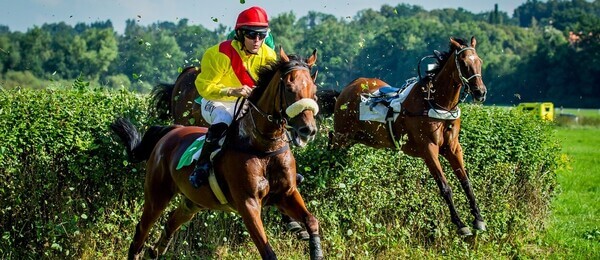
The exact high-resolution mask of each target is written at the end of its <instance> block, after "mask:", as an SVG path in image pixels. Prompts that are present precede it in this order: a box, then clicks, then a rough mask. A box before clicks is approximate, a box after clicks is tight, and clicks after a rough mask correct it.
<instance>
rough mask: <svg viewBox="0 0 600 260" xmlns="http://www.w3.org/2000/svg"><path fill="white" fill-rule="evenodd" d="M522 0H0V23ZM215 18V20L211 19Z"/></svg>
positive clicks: (486, 7) (222, 17)
mask: <svg viewBox="0 0 600 260" xmlns="http://www.w3.org/2000/svg"><path fill="white" fill-rule="evenodd" d="M525 2H526V0H402V1H390V0H305V1H298V0H269V1H267V0H262V1H260V0H1V1H0V25H6V26H8V27H9V29H10V30H11V31H21V32H25V31H27V30H28V29H30V28H33V27H34V26H41V25H43V24H44V23H58V22H61V21H64V22H66V23H67V24H70V25H73V26H74V25H75V24H77V23H79V22H83V23H86V24H90V23H93V22H97V21H106V20H111V22H112V24H113V27H114V28H115V30H116V31H117V32H119V33H122V32H123V31H124V29H125V21H126V20H127V19H135V20H136V21H138V22H139V23H140V24H141V25H149V24H152V23H155V22H174V23H177V22H178V21H179V20H180V19H183V18H187V19H188V20H189V22H188V24H190V25H203V26H204V27H206V28H208V29H211V30H212V29H215V28H216V27H217V26H218V25H219V24H223V25H225V26H228V27H232V26H233V25H234V24H235V20H236V18H237V15H238V13H239V12H240V11H242V10H244V9H246V8H249V7H251V6H254V5H258V6H261V7H263V8H265V10H267V13H268V14H269V16H270V17H274V16H277V15H278V14H281V13H288V12H293V13H294V14H295V15H296V18H300V17H302V16H305V15H306V14H308V12H309V11H318V12H321V13H326V14H332V15H334V16H336V17H338V18H347V17H354V16H355V15H356V13H357V12H358V11H360V10H363V9H369V8H370V9H373V10H379V9H380V8H381V6H382V5H385V4H387V5H390V6H397V5H398V4H401V3H405V4H409V5H418V6H421V7H423V8H424V9H425V10H432V9H442V8H454V9H458V8H459V7H461V8H463V9H465V10H467V11H470V12H473V13H480V12H485V11H491V10H493V9H494V4H496V3H497V4H498V9H499V10H500V11H503V12H506V13H507V14H508V15H509V16H512V14H513V11H514V9H516V8H517V7H518V6H520V5H521V4H523V3H525ZM215 20H216V21H215Z"/></svg>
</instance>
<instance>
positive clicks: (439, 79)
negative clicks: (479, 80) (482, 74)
mask: <svg viewBox="0 0 600 260" xmlns="http://www.w3.org/2000/svg"><path fill="white" fill-rule="evenodd" d="M457 77H458V74H457V70H456V67H455V65H454V54H453V55H451V56H450V57H449V58H448V61H446V63H445V64H444V67H442V69H441V70H440V72H438V73H437V74H436V75H435V76H434V77H433V79H432V81H431V84H432V86H431V88H432V90H433V91H434V92H433V93H432V94H431V97H432V98H433V100H432V101H433V102H435V104H436V105H438V106H440V107H443V108H446V109H453V108H454V107H455V106H456V105H457V104H458V100H459V97H460V89H461V85H460V80H459V79H457ZM425 95H427V93H425Z"/></svg>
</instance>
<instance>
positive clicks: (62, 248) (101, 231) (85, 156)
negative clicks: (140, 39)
mask: <svg viewBox="0 0 600 260" xmlns="http://www.w3.org/2000/svg"><path fill="white" fill-rule="evenodd" d="M146 103H147V100H146V97H145V96H140V95H136V94H133V93H130V92H104V91H99V90H87V89H85V88H78V89H67V90H38V91H32V90H11V91H1V90H0V122H1V124H0V178H1V180H2V182H3V183H2V184H1V185H0V202H1V206H0V230H2V232H3V234H2V237H1V238H0V258H15V259H20V258H23V257H26V258H39V257H50V258H64V257H69V258H70V257H75V258H86V259H91V258H109V259H113V258H124V257H125V255H126V251H127V249H128V247H129V243H130V241H131V238H132V236H133V232H134V228H135V224H136V223H137V221H138V219H139V216H140V214H141V211H140V209H141V205H142V202H143V196H142V194H143V190H142V189H143V188H142V186H143V178H144V173H143V165H141V164H140V165H130V164H128V163H127V162H126V161H125V158H126V156H125V154H124V149H123V147H122V146H121V145H120V144H118V143H117V139H116V137H114V136H113V135H112V133H111V132H110V130H109V128H108V125H109V124H110V123H111V122H112V121H113V120H114V118H115V117H116V116H119V115H123V116H126V117H129V118H132V119H133V121H134V122H135V123H136V124H137V125H139V126H148V125H150V124H154V123H157V122H154V121H152V122H150V121H149V120H148V119H147V118H146V112H145V111H146ZM321 128H322V130H321V131H320V133H319V137H318V138H317V139H316V141H315V142H313V143H311V144H310V145H309V146H308V147H307V148H305V149H296V148H295V149H294V152H295V155H296V158H297V161H298V171H299V172H301V173H303V174H304V175H305V177H306V181H305V182H304V183H302V185H301V186H300V190H301V193H302V194H303V196H304V198H305V201H306V202H307V205H308V208H309V210H311V211H312V212H313V213H314V214H315V215H316V216H317V218H318V219H319V220H320V223H321V230H322V237H323V238H322V239H323V243H324V249H325V251H326V254H327V255H328V256H329V257H331V258H344V259H345V258H351V257H356V256H366V257H367V258H369V257H370V256H386V255H387V256H389V255H390V254H391V255H396V254H397V253H398V252H399V250H400V251H401V249H402V248H418V249H419V250H420V249H424V250H433V252H439V254H440V255H444V253H443V252H448V251H449V250H453V249H456V248H464V247H470V246H472V245H473V243H472V241H471V242H469V241H465V240H463V239H461V238H460V237H458V236H457V235H456V234H455V233H456V232H455V227H454V226H453V225H452V223H451V222H450V217H449V213H448V209H447V207H446V205H445V203H444V202H443V199H442V197H441V196H440V195H439V191H438V188H437V186H436V185H435V182H434V181H433V179H432V178H431V176H430V174H429V172H428V170H427V168H426V167H425V164H424V163H423V162H422V160H420V159H415V158H412V157H408V156H406V155H403V154H400V153H398V152H395V151H389V150H375V149H372V148H366V147H364V146H362V145H357V146H354V147H353V148H351V149H349V150H347V151H328V150H327V149H325V148H326V142H327V131H328V129H329V128H331V122H330V119H325V121H323V122H322V124H321ZM553 137H554V134H553V130H552V125H549V124H548V123H545V122H542V121H539V120H532V119H531V118H530V117H529V116H527V115H523V114H520V113H519V112H518V111H514V110H510V109H503V108H494V107H480V106H471V105H463V129H462V132H461V143H462V144H463V150H464V151H465V161H466V166H467V170H468V171H469V174H470V178H471V181H472V184H473V188H474V191H475V196H476V198H477V199H478V202H479V206H480V209H481V211H482V215H483V216H484V219H485V221H486V222H487V224H488V231H487V232H484V233H480V234H478V235H477V237H476V240H477V241H478V243H479V244H484V245H491V246H492V247H497V250H498V251H501V252H502V253H501V254H502V255H507V256H515V255H516V254H518V253H516V252H518V250H519V247H520V246H522V245H521V244H522V243H523V241H524V240H523V238H527V237H530V236H531V235H532V234H535V232H537V231H540V230H542V228H543V225H544V219H545V218H546V217H547V215H548V212H549V208H548V207H549V205H550V201H551V199H552V197H553V195H554V189H555V186H556V183H555V181H556V176H555V171H556V169H557V167H559V166H560V163H561V161H560V156H559V149H558V146H557V143H556V140H554V138H553ZM443 162H444V167H446V172H447V177H448V179H449V181H450V185H451V187H452V188H453V192H454V194H455V195H454V199H455V202H456V205H457V208H458V210H459V212H460V213H461V216H462V218H463V220H464V221H465V222H467V223H470V222H471V221H472V217H471V216H470V213H469V210H468V203H467V202H466V197H465V196H464V193H463V192H462V189H461V188H460V185H459V184H458V181H457V180H456V178H455V177H454V176H452V175H451V174H450V171H449V170H448V165H447V163H445V161H443ZM263 219H264V220H265V223H266V227H267V232H268V235H269V238H270V239H271V244H272V245H274V246H275V250H276V252H277V253H278V254H279V256H280V257H281V256H283V257H284V258H290V257H296V256H298V255H299V256H302V257H303V258H304V257H306V254H304V252H303V251H297V250H296V247H300V248H302V249H303V250H306V248H307V245H305V244H306V243H300V242H297V241H294V240H293V239H291V237H290V235H289V234H286V233H284V232H282V231H281V228H280V225H278V224H279V215H278V214H276V212H275V210H274V209H272V208H269V209H267V210H265V212H264V218H263ZM159 231H160V228H159V227H158V226H156V227H155V229H154V230H153V235H152V238H151V239H150V241H154V240H155V238H156V235H157V234H158V232H159ZM286 250H287V251H286ZM461 252H462V251H461ZM169 254H171V256H173V257H176V258H188V257H190V256H192V255H195V256H198V255H212V256H213V257H215V256H217V257H221V258H233V259H235V258H247V257H253V258H256V257H257V252H256V250H255V249H254V248H253V246H252V244H251V240H250V238H249V237H248V234H247V233H246V232H245V228H244V227H243V224H242V223H241V221H240V219H239V217H237V216H236V215H235V214H231V213H219V212H206V213H202V214H199V215H198V217H197V218H195V219H194V220H193V221H192V222H191V223H190V224H188V225H185V226H184V227H183V228H182V230H181V232H180V234H179V236H177V237H176V238H175V240H174V243H172V244H171V249H170V251H169ZM461 254H465V256H469V254H470V253H469V251H468V250H467V251H465V252H464V253H461ZM286 256H288V257H286ZM455 256H456V255H455ZM459 256H460V255H459Z"/></svg>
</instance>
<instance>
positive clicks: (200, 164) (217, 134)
mask: <svg viewBox="0 0 600 260" xmlns="http://www.w3.org/2000/svg"><path fill="white" fill-rule="evenodd" d="M227 127H228V126H227V124H225V123H217V124H214V125H211V126H210V127H209V128H208V132H207V133H206V139H205V141H204V145H203V146H202V151H201V152H200V158H198V161H197V163H196V167H195V168H194V171H193V172H192V174H191V175H190V182H191V184H192V186H193V187H194V188H199V187H200V186H202V185H204V184H205V183H207V182H208V175H209V170H210V168H211V167H212V161H211V154H212V153H213V152H214V151H216V150H217V149H219V148H221V145H220V144H219V141H220V140H221V138H222V137H223V136H224V135H225V131H226V130H227Z"/></svg>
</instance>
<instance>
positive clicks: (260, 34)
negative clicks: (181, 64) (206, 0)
mask: <svg viewBox="0 0 600 260" xmlns="http://www.w3.org/2000/svg"><path fill="white" fill-rule="evenodd" d="M234 30H235V37H234V38H233V39H232V40H227V41H224V42H221V43H219V44H217V45H214V46H212V47H210V48H208V49H207V50H206V52H205V53H204V56H203V57H202V60H201V61H200V67H201V68H202V70H201V72H200V74H198V76H197V78H196V81H195V85H196V89H197V90H198V93H199V94H200V96H201V97H202V101H201V103H200V107H201V111H202V117H203V118H204V119H205V120H206V122H208V123H209V124H210V126H209V128H208V132H207V133H206V139H205V142H204V146H203V148H202V152H201V153H200V158H199V159H198V162H197V165H196V167H195V168H194V171H193V172H192V174H191V175H190V182H191V184H192V186H194V187H195V188H198V187H200V186H202V185H203V184H205V183H207V182H208V175H209V169H210V167H211V166H212V165H211V154H212V153H213V152H215V151H217V150H218V149H219V148H220V147H221V144H219V141H220V140H221V138H222V137H223V136H225V132H226V130H227V128H228V127H229V125H230V124H231V122H232V121H233V112H234V111H233V110H234V107H235V102H236V100H237V98H239V97H248V96H249V95H250V92H251V91H252V89H253V88H254V84H255V82H256V80H257V79H258V77H257V72H258V69H259V68H260V67H261V66H264V65H267V64H269V63H271V62H273V61H275V60H276V59H277V54H276V53H275V51H274V50H273V49H272V48H271V47H269V46H267V45H266V44H263V43H264V42H265V38H266V37H267V35H268V32H269V20H268V17H267V13H266V11H265V10H264V9H263V8H261V7H258V6H253V7H250V8H248V9H246V10H244V11H242V12H241V13H240V14H239V15H238V18H237V21H236V24H235V28H234Z"/></svg>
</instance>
